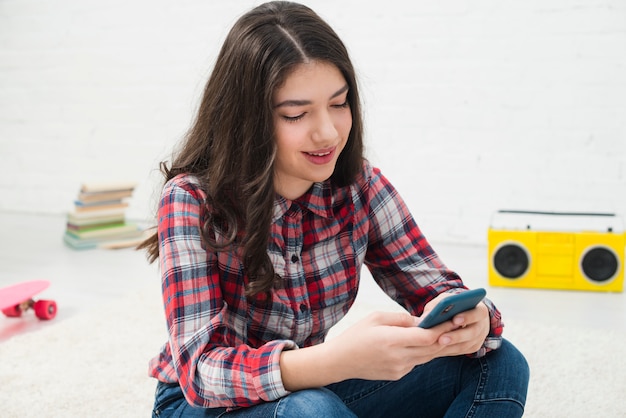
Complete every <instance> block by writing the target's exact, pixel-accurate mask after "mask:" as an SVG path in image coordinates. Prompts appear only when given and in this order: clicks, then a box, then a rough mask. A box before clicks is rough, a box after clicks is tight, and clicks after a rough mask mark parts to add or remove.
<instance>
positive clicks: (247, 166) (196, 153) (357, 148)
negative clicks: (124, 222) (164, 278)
mask: <svg viewBox="0 0 626 418" xmlns="http://www.w3.org/2000/svg"><path fill="white" fill-rule="evenodd" d="M315 60H318V61H324V62H328V63H331V64H333V65H335V66H336V67H337V68H338V69H339V71H340V72H341V73H342V75H343V76H344V78H345V79H346V82H347V84H348V87H349V92H348V103H349V105H350V109H351V112H352V129H351V131H350V135H349V138H348V141H347V144H346V146H345V148H344V150H343V152H342V153H341V154H340V156H339V159H338V161H337V166H336V167H335V171H334V173H333V175H332V176H331V181H332V182H333V184H335V185H337V186H345V185H348V184H350V183H351V182H352V181H353V180H354V178H355V176H356V174H357V172H358V171H359V170H360V169H361V165H362V160H363V124H362V117H361V107H360V100H359V94H358V88H357V81H356V76H355V71H354V68H353V66H352V63H351V61H350V58H349V55H348V52H347V50H346V48H345V46H344V44H343V42H342V41H341V40H340V39H339V37H338V36H337V34H336V33H335V32H334V31H333V29H332V28H331V27H330V26H329V25H328V24H327V23H326V22H325V21H324V20H322V19H321V18H320V17H319V16H318V15H317V14H316V13H315V12H313V11H312V10H311V9H309V8H308V7H306V6H303V5H301V4H297V3H292V2H286V1H273V2H269V3H265V4H263V5H261V6H258V7H256V8H254V9H253V10H251V11H250V12H248V13H246V14H245V15H243V16H242V17H241V18H240V19H239V20H238V21H237V22H236V23H235V25H234V26H233V28H232V29H231V31H230V32H229V34H228V36H227V37H226V40H225V41H224V45H223V46H222V49H221V51H220V54H219V56H218V58H217V61H216V64H215V67H214V69H213V71H212V73H211V76H210V78H209V80H208V82H207V84H206V87H205V90H204V95H203V98H202V102H201V104H200V108H199V110H198V114H197V117H196V119H195V121H194V123H193V124H192V126H191V128H190V130H189V132H188V133H187V135H186V137H185V138H184V141H183V142H182V144H181V148H180V149H179V150H178V152H177V153H176V154H175V155H174V158H173V161H172V163H171V166H170V167H169V168H168V166H167V164H166V163H161V171H162V173H163V175H164V177H165V181H166V182H167V181H168V180H170V179H172V178H173V177H175V176H176V175H178V174H181V173H188V174H192V175H194V176H195V177H197V178H198V180H199V181H200V184H201V188H202V189H203V190H204V191H205V192H206V194H207V202H206V204H207V208H210V210H206V211H204V212H205V213H204V216H203V217H202V218H203V219H202V220H201V222H202V224H201V228H200V229H201V233H202V239H203V241H204V243H205V245H206V247H207V248H208V249H209V250H214V251H221V250H227V249H228V248H229V247H232V246H233V245H240V246H242V247H243V266H244V269H245V272H246V275H247V276H248V280H249V283H248V286H247V289H246V292H247V295H248V296H252V295H256V294H257V293H268V292H269V291H271V289H272V287H273V285H274V282H275V276H276V275H275V272H274V268H273V266H272V263H271V261H270V259H269V256H268V255H267V245H268V242H269V236H270V227H271V217H272V213H273V205H274V198H275V192H274V171H273V168H274V159H275V154H276V145H275V141H274V133H273V132H274V127H273V116H272V115H273V114H272V112H273V94H274V92H275V91H276V89H277V88H279V87H280V86H281V85H282V84H283V83H284V81H285V79H286V77H287V76H288V75H289V74H290V72H291V71H292V70H293V69H294V68H295V66H297V65H298V64H302V63H305V62H309V61H315ZM213 230H219V231H220V235H221V236H223V237H226V242H225V243H222V244H218V243H217V242H216V240H215V238H214V236H213V234H212V233H211V232H212V231H213ZM138 248H140V249H146V250H147V253H148V259H149V261H150V262H153V261H155V260H156V259H157V258H158V257H159V242H158V237H157V234H156V233H155V234H154V235H152V236H151V237H150V238H148V239H147V240H146V241H144V242H143V243H142V244H141V245H140V246H139V247H138Z"/></svg>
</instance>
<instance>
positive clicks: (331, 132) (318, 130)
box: [312, 112, 339, 142]
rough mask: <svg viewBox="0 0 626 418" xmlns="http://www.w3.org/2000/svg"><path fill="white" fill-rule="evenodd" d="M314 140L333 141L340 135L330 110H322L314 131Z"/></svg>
mask: <svg viewBox="0 0 626 418" xmlns="http://www.w3.org/2000/svg"><path fill="white" fill-rule="evenodd" d="M312 136H313V140H314V141H317V142H323V141H332V140H334V139H336V138H337V136H339V133H338V132H337V128H336V127H335V121H334V120H333V118H332V115H331V114H330V113H329V112H320V113H319V116H318V118H317V120H316V125H315V129H314V131H313V135H312Z"/></svg>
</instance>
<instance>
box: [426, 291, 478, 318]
mask: <svg viewBox="0 0 626 418" xmlns="http://www.w3.org/2000/svg"><path fill="white" fill-rule="evenodd" d="M486 295H487V291H486V290H485V289H482V288H481V289H473V290H467V291H465V292H462V293H457V294H455V295H452V296H448V297H447V298H445V299H444V300H442V301H440V302H439V303H438V304H437V305H436V306H435V307H434V308H433V310H432V311H430V312H428V315H426V316H425V317H424V318H422V322H420V324H419V327H420V328H432V327H434V326H435V325H439V324H441V323H442V322H446V321H448V320H450V319H452V318H453V317H454V316H455V315H458V314H460V313H461V312H465V311H469V310H470V309H474V308H475V307H476V305H478V304H479V303H480V302H481V301H482V300H483V299H484V298H485V296H486Z"/></svg>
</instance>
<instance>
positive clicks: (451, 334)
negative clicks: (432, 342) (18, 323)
mask: <svg viewBox="0 0 626 418" xmlns="http://www.w3.org/2000/svg"><path fill="white" fill-rule="evenodd" d="M448 296H450V294H448V293H442V294H440V295H438V296H437V297H436V298H434V299H433V300H431V301H430V302H428V303H427V304H426V307H425V308H424V313H423V315H422V316H424V315H426V314H427V313H428V312H430V311H431V310H432V309H433V307H434V306H435V305H437V304H438V303H440V302H441V301H442V300H444V299H445V298H447V297H448ZM447 323H448V324H449V323H450V321H448V322H447ZM452 324H453V325H454V328H453V329H452V330H448V329H447V328H448V327H442V326H443V325H444V324H441V325H438V326H436V327H433V328H432V329H433V330H436V329H438V328H440V327H441V328H440V330H441V336H440V337H439V339H438V343H439V344H440V345H442V346H444V347H445V348H444V349H442V351H441V356H457V355H463V354H471V353H475V352H476V351H478V350H479V349H480V348H481V347H482V345H483V343H484V342H485V338H487V335H488V334H489V329H490V325H491V324H490V320H489V309H487V305H485V304H484V303H482V302H481V303H479V304H478V305H477V306H476V308H474V309H471V310H469V311H466V312H462V313H460V314H458V315H456V316H455V317H454V318H452Z"/></svg>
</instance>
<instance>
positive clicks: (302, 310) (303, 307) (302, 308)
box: [300, 303, 309, 313]
mask: <svg viewBox="0 0 626 418" xmlns="http://www.w3.org/2000/svg"><path fill="white" fill-rule="evenodd" d="M308 310H309V307H308V306H306V304H304V303H302V304H301V305H300V312H302V313H305V312H306V311H308Z"/></svg>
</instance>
